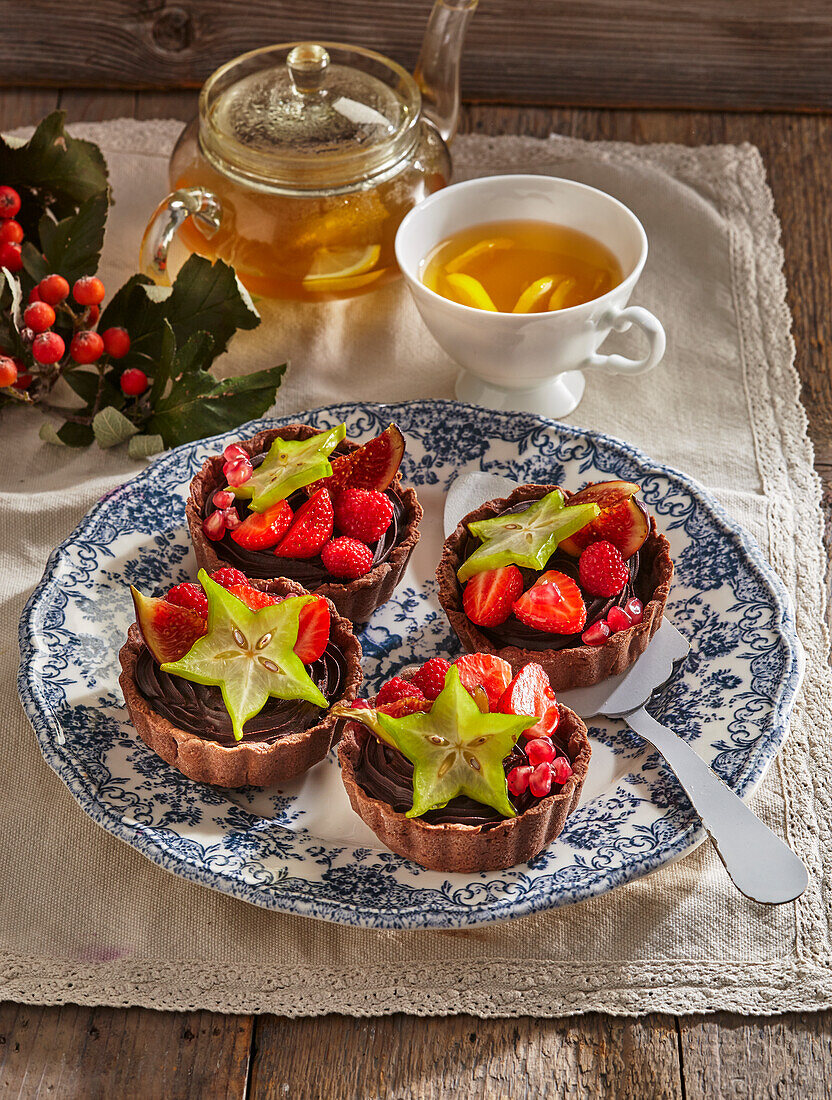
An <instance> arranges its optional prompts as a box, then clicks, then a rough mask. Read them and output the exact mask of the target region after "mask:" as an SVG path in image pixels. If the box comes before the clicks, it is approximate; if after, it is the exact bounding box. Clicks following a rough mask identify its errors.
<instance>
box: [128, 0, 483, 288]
mask: <svg viewBox="0 0 832 1100" xmlns="http://www.w3.org/2000/svg"><path fill="white" fill-rule="evenodd" d="M477 2H478V0H436V3H435V5H434V8H433V11H432V13H431V16H430V20H429V22H428V27H427V30H426V32H425V38H424V41H423V43H422V51H421V54H420V57H419V62H418V64H417V66H416V71H415V74H414V75H413V76H411V75H410V74H409V73H407V72H405V70H404V69H403V68H401V66H399V65H397V64H396V63H395V62H394V61H391V60H389V59H388V58H386V57H383V56H382V55H381V54H377V53H373V52H372V51H371V50H365V49H362V48H360V47H358V46H348V45H343V44H340V43H329V42H321V43H306V42H303V43H284V44H282V45H277V46H266V47H264V48H262V49H258V50H253V51H252V52H250V53H246V54H242V55H241V56H240V57H237V58H235V59H234V60H233V61H229V62H228V63H227V64H225V65H223V66H222V67H221V68H219V69H217V71H216V72H215V73H213V74H212V75H211V76H210V77H209V78H208V80H207V81H206V83H205V85H204V86H203V88H202V91H201V93H200V96H199V115H198V117H197V118H196V119H194V121H193V122H191V123H190V124H189V125H188V126H187V127H186V128H185V130H184V131H183V132H182V134H181V136H180V138H179V141H178V142H177V144H176V148H175V149H174V151H173V154H172V156H171V161H170V169H169V173H170V183H171V187H172V189H173V190H172V193H171V194H170V195H168V197H167V198H166V199H165V200H164V201H163V202H162V203H161V204H160V205H159V206H158V207H157V209H156V211H155V212H154V214H153V216H152V218H151V220H150V222H149V224H148V226H147V229H146V230H145V234H144V239H143V241H142V252H141V268H142V270H143V271H146V272H147V274H149V275H150V276H151V277H152V278H154V279H155V280H156V281H157V282H159V283H167V282H168V281H169V279H168V273H167V266H168V249H169V247H170V245H171V243H172V241H173V239H174V237H175V236H176V234H177V232H178V233H179V236H180V238H181V240H182V241H183V243H184V244H185V245H186V246H187V248H188V249H189V250H190V251H191V252H198V253H200V255H203V256H208V257H209V258H211V259H213V258H214V257H220V258H221V259H223V260H225V261H226V262H227V263H229V264H231V265H232V266H233V267H234V268H235V269H236V271H237V275H238V276H239V278H240V279H241V281H242V282H243V283H244V284H245V286H246V287H247V289H248V290H249V291H251V293H252V294H255V295H258V296H262V297H268V298H296V299H303V300H306V301H323V300H326V299H329V298H345V297H351V296H352V295H355V294H361V293H364V292H366V291H369V290H373V289H375V288H376V287H379V286H382V285H383V284H384V283H386V282H389V281H390V280H391V279H393V278H395V277H397V276H398V274H399V272H398V268H397V266H396V261H395V256H394V251H393V241H394V238H395V236H396V230H397V229H398V227H399V223H400V222H401V220H402V218H403V217H404V216H405V214H406V213H407V212H408V210H410V209H411V207H413V206H415V205H416V203H418V202H420V201H421V200H422V199H423V198H425V197H426V196H427V195H429V194H431V193H432V192H433V191H436V190H438V189H439V188H440V187H444V186H445V184H446V183H448V181H449V179H450V173H451V160H450V154H449V153H448V148H447V144H446V142H448V141H450V139H451V138H452V137H453V135H454V133H455V131H456V125H457V119H458V114H459V62H460V55H461V52H462V43H463V40H464V37H465V31H466V29H467V25H468V21H469V19H470V17H471V15H472V14H473V12H474V10H475V8H476V6H477Z"/></svg>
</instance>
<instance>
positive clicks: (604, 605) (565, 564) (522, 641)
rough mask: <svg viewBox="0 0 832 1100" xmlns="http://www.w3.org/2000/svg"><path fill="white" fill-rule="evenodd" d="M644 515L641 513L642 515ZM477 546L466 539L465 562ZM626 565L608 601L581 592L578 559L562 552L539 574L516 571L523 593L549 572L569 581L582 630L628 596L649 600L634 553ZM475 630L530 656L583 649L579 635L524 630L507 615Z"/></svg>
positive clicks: (516, 507) (523, 506)
mask: <svg viewBox="0 0 832 1100" xmlns="http://www.w3.org/2000/svg"><path fill="white" fill-rule="evenodd" d="M636 503H637V504H638V507H639V508H641V510H642V512H645V509H644V508H643V507H642V505H641V502H640V501H636ZM528 507H529V504H528V503H521V504H515V505H514V506H513V507H512V508H506V509H505V511H503V512H501V513H500V515H506V514H507V513H510V512H522V511H523V510H524V509H526V508H528ZM646 514H647V513H646V512H645V515H646ZM479 545H480V541H479V539H474V538H471V539H469V542H468V545H467V546H466V549H465V555H464V556H465V558H467V557H468V556H469V554H472V553H473V552H474V550H476V548H477V547H478V546H479ZM626 564H627V568H628V570H629V574H630V575H629V579H628V581H627V583H626V584H625V585H624V587H623V588H622V590H621V591H620V592H619V593H618V595H617V596H612V597H609V598H606V597H604V596H590V595H589V593H587V592H586V591H584V589H583V588H582V587H581V583H580V580H579V577H578V559H577V558H573V557H571V556H570V555H569V554H565V553H564V552H563V551H560V550H555V552H554V554H552V556H551V557H550V558H549V560H548V561H547V562H546V564H545V566H544V567H543V569H541V570H540V571H539V572H538V571H537V570H535V569H520V572H521V573H522V574H523V591H524V592H525V591H526V590H527V589H528V588H531V586H532V585H533V584H534V583H535V581H536V580H538V579H539V578H540V576H541V575H542V574H543V573H545V572H546V571H547V570H549V569H556V570H557V571H558V572H559V573H564V574H565V575H566V576H567V577H571V578H572V580H573V581H574V582H575V583H576V584H577V585H578V587H579V588H580V589H581V595H582V597H583V600H584V606H585V607H586V625H585V626H584V627H583V629H584V630H586V629H587V627H590V626H592V624H593V623H597V622H599V621H600V620H601V619H606V617H607V615H609V613H610V609H611V608H613V607H621V608H623V607H624V605H625V604H626V603H627V601H628V600H629V599H630V598H631V597H632V596H638V598H639V599H640V600H641V601H642V602H643V603H644V602H646V600H647V599H648V598H649V593H645V592H643V591H642V586H641V585H640V583H639V581H640V577H639V565H640V558H639V553H638V551H636V553H635V554H633V555H632V557H630V558H628V559H627V563H626ZM477 629H478V630H480V631H482V633H483V634H484V635H485V636H486V638H488V639H490V640H491V641H492V642H493V643H494V644H495V645H496V646H499V647H500V648H503V647H504V646H516V647H517V648H518V649H528V650H531V651H533V652H537V653H541V652H543V651H544V650H553V649H571V648H573V647H575V646H580V645H583V642H582V641H581V634H580V633H577V634H550V633H548V632H546V631H544V630H536V629H535V628H534V627H533V626H527V625H526V623H521V622H520V620H519V619H518V618H517V617H516V616H514V615H509V617H508V618H507V619H506V621H505V622H504V623H500V625H499V626H491V627H485V626H480V627H478V628H477Z"/></svg>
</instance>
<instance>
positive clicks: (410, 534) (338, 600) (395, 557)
mask: <svg viewBox="0 0 832 1100" xmlns="http://www.w3.org/2000/svg"><path fill="white" fill-rule="evenodd" d="M319 431H320V429H319V428H314V427H312V425H311V424H288V425H287V426H286V427H285V428H269V429H268V430H267V431H263V432H258V433H257V435H254V436H252V437H251V439H246V440H242V441H241V442H240V443H239V446H240V447H242V448H243V450H244V451H247V452H248V454H249V455H252V456H253V455H256V454H262V453H263V452H264V451H267V450H268V449H269V447H271V445H272V443H273V442H274V440H275V439H276V438H277V437H278V436H280V437H281V439H309V437H310V436H313V435H315V434H316V433H317V432H319ZM342 446H344V447H346V449H347V450H348V451H354V450H356V449H357V448H358V446H359V444H358V443H353V442H352V441H351V440H345V441H344V444H342ZM224 463H225V460H224V459H223V457H222V455H221V454H220V455H214V456H213V457H212V458H208V459H206V460H205V462H204V463H203V464H202V468H201V469H200V471H199V473H197V474H196V475H195V477H194V478H193V480H192V481H191V491H190V495H189V497H188V503H187V505H186V507H185V515H186V517H187V520H188V528H189V529H190V532H191V541H192V543H193V546H194V552H195V553H196V560H197V562H198V563H199V566H200V568H201V569H205V570H207V571H208V572H209V573H213V572H214V571H215V570H216V569H221V568H222V567H223V566H224V565H227V564H228V562H226V561H224V560H223V559H222V558H221V557H220V556H219V554H218V553H217V550H216V545H217V544H216V543H214V542H212V541H211V539H209V538H208V537H207V536H206V534H205V532H204V531H203V530H202V511H203V508H204V506H205V503H206V501H207V500H208V498H209V497H210V496H211V494H212V493H214V492H215V491H216V490H217V489H219V488H220V486H222V485H224V484H225V478H224V476H223V472H222V468H223V465H224ZM390 488H392V489H395V490H396V492H397V493H398V495H399V497H400V499H401V502H402V525H401V531H400V532H399V541H398V542H397V543H396V545H395V546H394V547H393V549H392V550H391V551H390V553H389V555H388V557H387V560H386V561H383V562H379V563H378V565H376V566H375V567H374V568H373V569H371V570H370V572H369V573H366V574H365V575H364V576H363V577H358V578H357V579H356V580H352V581H343V582H338V581H337V580H334V579H333V580H332V581H328V582H326V583H324V584H322V585H319V586H318V587H317V588H312V589H310V591H311V592H314V593H315V594H316V595H320V596H326V598H327V599H329V600H332V602H333V603H334V604H335V607H336V609H337V611H338V613H339V614H340V615H343V616H344V618H345V619H349V621H350V622H351V623H356V624H359V625H362V624H364V623H366V622H367V621H368V620H369V618H370V616H371V615H372V613H373V612H374V611H375V609H376V608H377V607H380V606H381V605H382V604H383V603H386V602H387V601H388V600H389V599H390V597H391V596H392V595H393V591H394V590H395V588H396V585H397V584H398V583H399V581H400V580H401V579H402V576H403V575H404V571H405V569H406V568H407V563H408V562H409V561H410V555H411V554H412V553H413V550H414V548H415V546H416V543H417V542H418V541H419V521H420V520H421V518H422V506H421V505H420V504H419V501H418V499H417V497H416V493H415V491H414V490H413V489H409V488H404V487H403V486H402V484H401V474H400V473H397V474H396V476H395V478H394V479H393V481H392V484H391V486H390Z"/></svg>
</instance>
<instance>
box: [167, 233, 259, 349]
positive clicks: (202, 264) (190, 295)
mask: <svg viewBox="0 0 832 1100" xmlns="http://www.w3.org/2000/svg"><path fill="white" fill-rule="evenodd" d="M240 290H241V284H240V283H239V282H238V280H237V276H236V274H235V273H234V269H233V268H232V267H229V266H228V264H226V263H223V261H222V260H215V261H214V263H213V264H212V263H211V261H210V260H206V259H205V257H204V256H197V255H193V256H189V257H188V259H187V260H186V261H185V263H184V264H183V266H182V267H181V269H180V271H179V274H178V275H177V276H176V279H175V281H174V283H173V288H172V292H171V294H170V297H168V298H167V299H166V300H165V301H164V303H163V304H164V307H165V316H166V317H167V319H168V320H169V321H170V323H171V327H172V328H173V331H174V333H175V334H176V343H177V345H178V346H179V347H181V346H182V345H183V344H184V343H185V341H186V340H187V339H188V338H189V337H190V336H192V335H193V334H194V333H195V332H205V331H208V332H210V333H211V335H212V336H213V338H214V343H215V347H216V350H215V354H216V355H219V354H220V352H223V351H225V349H226V347H227V345H228V341H229V340H230V339H231V337H232V336H233V335H234V333H235V332H236V331H237V329H239V328H243V329H252V328H256V327H257V325H259V324H260V314H259V313H258V312H257V310H256V309H255V308H254V306H253V304H252V303H251V299H250V298H249V296H248V294H246V295H245V297H243V295H242V294H241V293H240Z"/></svg>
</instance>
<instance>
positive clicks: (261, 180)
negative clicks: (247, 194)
mask: <svg viewBox="0 0 832 1100" xmlns="http://www.w3.org/2000/svg"><path fill="white" fill-rule="evenodd" d="M420 109H421V96H420V93H419V89H418V87H417V85H416V82H415V81H414V80H413V77H411V76H410V74H409V73H407V72H405V70H404V69H402V68H401V66H399V65H397V64H396V63H395V62H393V61H390V60H389V59H388V58H386V57H382V56H381V54H377V53H374V52H373V51H372V50H365V49H362V48H360V47H358V46H345V45H341V44H339V43H331V42H326V43H311V42H289V43H283V44H281V45H277V46H267V47H265V48H263V49H259V50H253V51H252V52H251V53H247V54H243V55H242V56H241V57H237V58H235V59H234V60H233V61H229V62H228V63H227V64H226V65H223V66H222V68H220V69H218V70H217V71H216V72H215V73H214V74H213V75H212V76H210V77H209V78H208V80H207V81H206V83H205V86H204V87H203V89H202V93H201V94H200V129H199V132H200V143H201V145H202V148H203V151H204V152H205V154H206V156H207V157H208V158H209V159H210V160H211V161H213V162H214V163H215V166H216V167H217V168H218V169H219V170H220V171H223V172H226V173H229V174H232V175H238V176H241V177H243V178H244V179H245V180H246V181H247V182H249V183H252V184H255V185H258V184H259V185H261V186H265V187H269V188H279V189H286V190H291V191H296V190H302V191H317V190H332V189H337V188H339V187H344V188H346V187H348V186H350V185H354V184H355V183H356V182H357V181H360V180H361V179H363V178H366V177H367V176H370V175H375V174H377V173H379V172H383V171H385V170H386V169H387V168H390V167H392V166H394V165H395V164H396V163H397V162H398V161H399V160H400V159H401V158H402V157H403V156H405V155H406V154H407V152H408V151H409V150H410V149H411V148H412V146H413V144H414V142H415V138H416V132H415V127H416V123H417V122H418V120H419V113H420Z"/></svg>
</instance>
